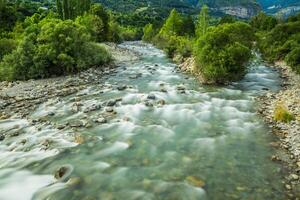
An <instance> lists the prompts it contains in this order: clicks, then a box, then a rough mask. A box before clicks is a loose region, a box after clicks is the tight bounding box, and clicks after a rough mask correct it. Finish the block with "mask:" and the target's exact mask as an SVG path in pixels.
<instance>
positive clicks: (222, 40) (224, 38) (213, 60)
mask: <svg viewBox="0 0 300 200" xmlns="http://www.w3.org/2000/svg"><path fill="white" fill-rule="evenodd" d="M253 40H254V34H253V32H252V29H251V27H250V26H249V25H248V24H245V23H242V22H236V23H232V24H223V25H220V26H217V27H213V28H211V29H209V30H208V32H207V33H206V34H205V35H204V36H203V37H200V38H199V39H198V41H197V44H196V47H195V50H194V53H193V54H194V56H195V59H196V65H197V67H196V69H197V70H198V72H200V74H201V76H202V78H203V79H204V81H205V82H207V83H219V84H223V83H226V82H229V81H233V80H237V79H240V78H241V77H242V76H243V75H244V74H245V72H246V66H245V64H246V63H247V62H248V61H249V59H250V57H251V46H252V42H253Z"/></svg>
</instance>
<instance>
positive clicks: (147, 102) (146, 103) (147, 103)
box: [145, 101, 153, 107]
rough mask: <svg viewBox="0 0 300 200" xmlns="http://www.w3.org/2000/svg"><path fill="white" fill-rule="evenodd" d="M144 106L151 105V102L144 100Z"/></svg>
mask: <svg viewBox="0 0 300 200" xmlns="http://www.w3.org/2000/svg"><path fill="white" fill-rule="evenodd" d="M145 106H147V107H153V104H152V103H151V102H149V101H146V102H145Z"/></svg>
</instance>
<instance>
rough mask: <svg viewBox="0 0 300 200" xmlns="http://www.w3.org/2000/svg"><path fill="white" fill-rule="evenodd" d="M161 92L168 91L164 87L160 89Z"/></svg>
mask: <svg viewBox="0 0 300 200" xmlns="http://www.w3.org/2000/svg"><path fill="white" fill-rule="evenodd" d="M160 91H161V92H164V93H167V92H168V91H167V90H166V89H165V88H162V89H160Z"/></svg>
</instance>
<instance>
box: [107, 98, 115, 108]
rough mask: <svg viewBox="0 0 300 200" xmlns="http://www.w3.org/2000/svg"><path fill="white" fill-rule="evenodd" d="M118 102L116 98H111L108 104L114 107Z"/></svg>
mask: <svg viewBox="0 0 300 200" xmlns="http://www.w3.org/2000/svg"><path fill="white" fill-rule="evenodd" d="M116 103H117V101H116V100H109V101H108V102H107V104H106V105H107V106H109V107H113V106H115V105H116Z"/></svg>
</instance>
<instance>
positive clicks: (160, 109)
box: [0, 42, 284, 200]
mask: <svg viewBox="0 0 300 200" xmlns="http://www.w3.org/2000/svg"><path fill="white" fill-rule="evenodd" d="M120 46H121V47H123V48H126V49H130V50H133V51H136V52H138V53H139V54H140V55H141V59H139V60H137V61H133V62H131V63H123V64H120V67H119V68H117V70H116V73H114V74H111V75H107V76H106V77H104V78H103V80H99V84H98V85H94V86H91V87H89V88H88V89H86V90H83V91H80V92H79V93H78V94H76V95H72V96H69V97H66V98H62V99H52V100H49V101H48V102H46V103H44V104H42V105H41V106H40V107H39V108H38V109H37V110H36V111H35V112H34V113H32V115H31V116H30V117H31V118H32V119H37V118H41V117H43V116H49V115H48V114H49V113H50V112H52V113H55V115H54V116H52V115H50V117H48V119H47V120H49V121H50V122H52V123H56V124H63V123H67V122H69V124H72V123H75V125H73V127H75V126H76V123H79V122H78V120H82V121H81V122H82V123H87V122H88V123H91V124H93V126H91V127H90V126H86V127H85V128H84V127H78V128H72V129H71V128H66V129H64V130H58V129H56V128H54V127H53V126H51V123H49V126H47V125H44V126H43V127H40V128H39V127H36V126H33V125H30V124H29V122H28V121H26V120H18V119H15V120H6V121H1V122H0V129H1V130H2V131H3V130H6V131H12V129H13V127H16V125H17V127H18V129H21V130H22V131H23V134H21V135H20V136H17V137H14V138H12V139H6V140H4V141H3V142H2V143H1V142H0V200H29V199H33V200H46V199H47V200H94V199H95V200H98V199H101V200H102V199H103V200H110V199H116V200H134V199H145V200H146V199H162V200H177V199H178V200H194V199H195V200H196V199H197V200H199V199H222V200H224V199H247V200H248V199H283V198H284V194H283V185H282V182H281V181H282V179H281V175H280V167H279V166H278V165H277V164H276V163H273V162H272V161H270V157H271V155H272V152H273V151H274V150H273V149H272V147H270V145H269V143H270V142H271V141H272V139H273V138H272V136H271V135H270V133H269V130H268V128H267V127H266V126H265V125H264V123H263V122H262V119H260V117H259V116H257V114H256V113H255V110H256V106H255V104H256V103H255V100H254V97H255V96H257V95H260V94H262V93H264V92H265V91H266V90H277V89H278V88H279V85H280V79H279V77H278V74H277V72H276V71H273V70H272V69H270V68H267V67H265V66H264V65H263V64H262V63H261V61H260V60H259V59H257V60H255V61H253V63H252V65H251V66H250V69H249V72H248V74H247V75H246V77H245V78H244V80H242V81H240V82H237V83H234V84H232V85H231V86H228V87H209V86H203V85H201V84H199V83H198V82H197V81H196V80H195V79H194V78H193V77H192V76H190V75H186V74H182V73H181V72H179V71H178V70H177V69H176V65H174V64H172V63H171V62H170V60H168V59H167V58H166V57H165V55H164V54H163V52H161V51H160V50H158V49H156V48H154V47H152V46H151V45H146V44H143V43H140V42H131V43H124V44H122V45H120ZM123 85H127V88H126V89H125V88H120V87H121V86H123ZM118 87H119V89H120V90H118ZM123 89H124V90H123ZM111 99H117V101H113V103H111V101H110V103H109V104H115V103H116V105H114V107H113V110H114V111H115V113H114V112H112V110H107V106H105V105H107V102H108V101H109V100H111ZM74 102H77V104H79V105H80V108H79V109H78V110H77V111H78V112H77V111H76V112H72V109H73V110H74ZM78 102H80V103H78ZM100 106H101V108H100ZM90 108H94V109H92V110H94V111H90V112H85V111H86V110H87V109H90ZM102 117H104V118H106V119H107V120H108V122H107V123H94V122H93V120H96V119H98V118H100V119H101V120H103V119H102ZM101 120H100V121H101ZM74 134H75V135H76V138H77V142H79V143H81V144H80V145H76V144H75V143H73V142H70V141H71V138H72V137H73V136H74ZM24 139H26V141H27V142H26V143H24V142H23V143H22V140H24ZM45 143H46V144H45ZM62 166H63V169H66V173H65V174H64V173H62V174H61V176H63V177H62V178H61V179H60V180H59V181H57V180H56V179H55V178H54V173H55V171H56V170H57V169H59V168H61V167H62Z"/></svg>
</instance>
